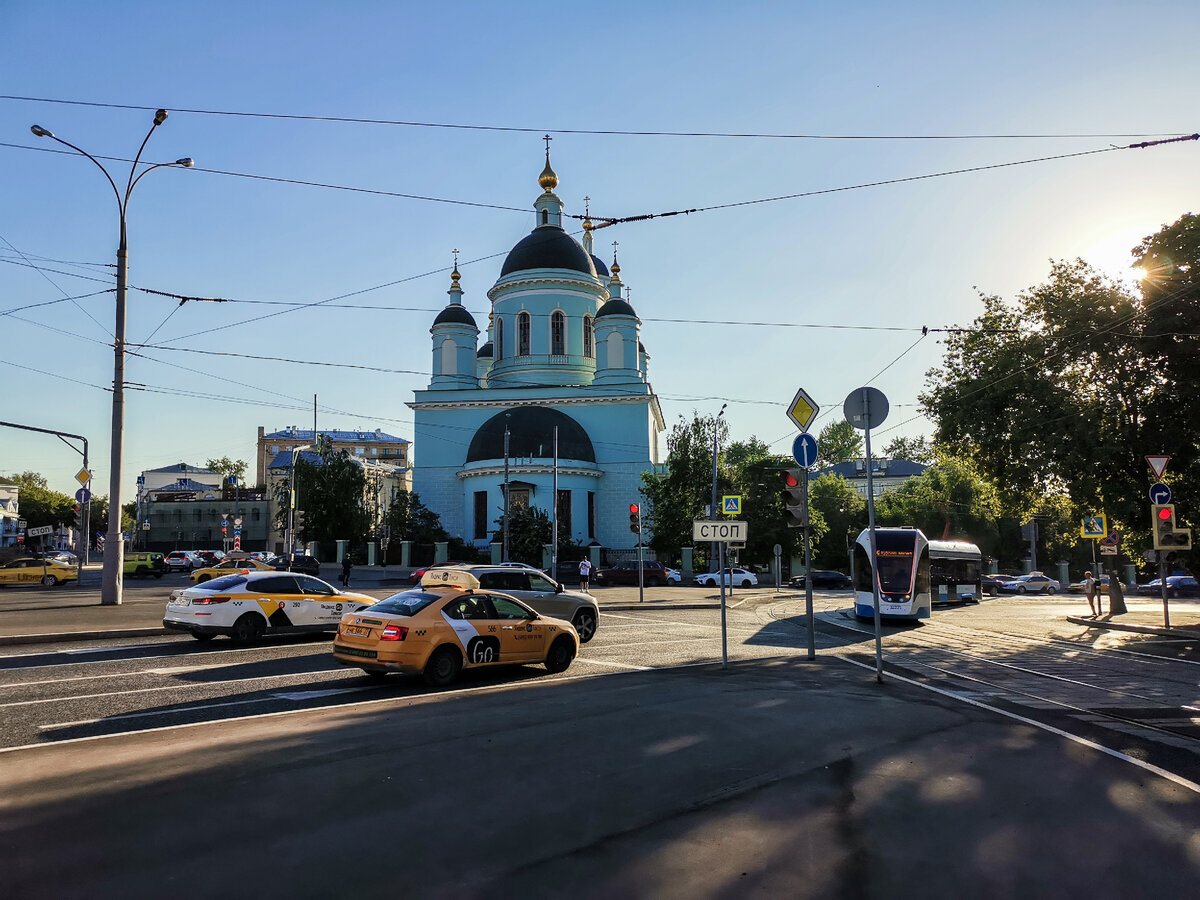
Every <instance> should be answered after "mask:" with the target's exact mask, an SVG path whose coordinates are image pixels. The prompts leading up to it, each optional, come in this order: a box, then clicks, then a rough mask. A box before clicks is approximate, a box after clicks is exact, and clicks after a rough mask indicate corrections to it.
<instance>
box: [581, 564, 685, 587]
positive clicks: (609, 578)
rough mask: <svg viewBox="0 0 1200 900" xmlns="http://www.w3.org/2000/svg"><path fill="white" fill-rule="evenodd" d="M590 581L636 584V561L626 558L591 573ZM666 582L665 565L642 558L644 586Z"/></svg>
mask: <svg viewBox="0 0 1200 900" xmlns="http://www.w3.org/2000/svg"><path fill="white" fill-rule="evenodd" d="M592 582H593V583H595V584H598V585H610V584H611V585H617V584H626V585H636V584H637V583H638V561H637V560H636V559H626V560H622V561H621V562H619V563H617V565H615V566H610V567H609V568H607V569H597V570H596V571H595V572H593V573H592ZM666 583H667V567H666V566H664V565H663V564H662V563H660V562H658V561H657V560H654V559H643V560H642V584H644V585H645V586H646V587H661V586H662V585H664V584H666Z"/></svg>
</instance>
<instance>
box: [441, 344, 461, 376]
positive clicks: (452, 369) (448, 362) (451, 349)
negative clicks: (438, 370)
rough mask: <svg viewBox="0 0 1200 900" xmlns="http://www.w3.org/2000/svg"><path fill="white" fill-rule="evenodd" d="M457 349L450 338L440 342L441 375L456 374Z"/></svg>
mask: <svg viewBox="0 0 1200 900" xmlns="http://www.w3.org/2000/svg"><path fill="white" fill-rule="evenodd" d="M457 350H458V348H457V347H456V346H455V344H454V340H453V339H452V338H446V339H445V340H444V341H442V374H443V375H456V374H457V373H458V360H457V359H456V358H455V357H456V356H457V355H458V354H457Z"/></svg>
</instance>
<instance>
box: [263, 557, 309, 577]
mask: <svg viewBox="0 0 1200 900" xmlns="http://www.w3.org/2000/svg"><path fill="white" fill-rule="evenodd" d="M267 565H268V566H270V567H271V568H272V569H279V570H280V571H282V572H301V573H303V574H304V575H314V576H320V574H321V564H320V563H319V562H317V558H316V557H315V556H304V555H303V554H299V553H298V554H296V555H295V556H293V557H292V558H291V560H289V559H288V558H287V557H286V556H276V557H274V558H273V559H271V560H269V561H268V562H267Z"/></svg>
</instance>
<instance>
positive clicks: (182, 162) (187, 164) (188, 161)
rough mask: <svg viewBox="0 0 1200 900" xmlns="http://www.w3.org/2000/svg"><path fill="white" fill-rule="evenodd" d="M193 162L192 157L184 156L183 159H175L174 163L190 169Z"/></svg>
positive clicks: (194, 162)
mask: <svg viewBox="0 0 1200 900" xmlns="http://www.w3.org/2000/svg"><path fill="white" fill-rule="evenodd" d="M195 164H196V161H195V160H194V159H192V158H191V157H190V156H185V157H184V158H183V159H177V160H175V165H177V166H183V167H184V168H185V169H190V168H191V167H192V166H194V165H195Z"/></svg>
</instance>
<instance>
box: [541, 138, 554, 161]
mask: <svg viewBox="0 0 1200 900" xmlns="http://www.w3.org/2000/svg"><path fill="white" fill-rule="evenodd" d="M542 140H544V141H545V142H546V159H547V161H549V159H550V142H551V141H552V140H554V138H552V137H550V135H546V136H545V137H543V138H542Z"/></svg>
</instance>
